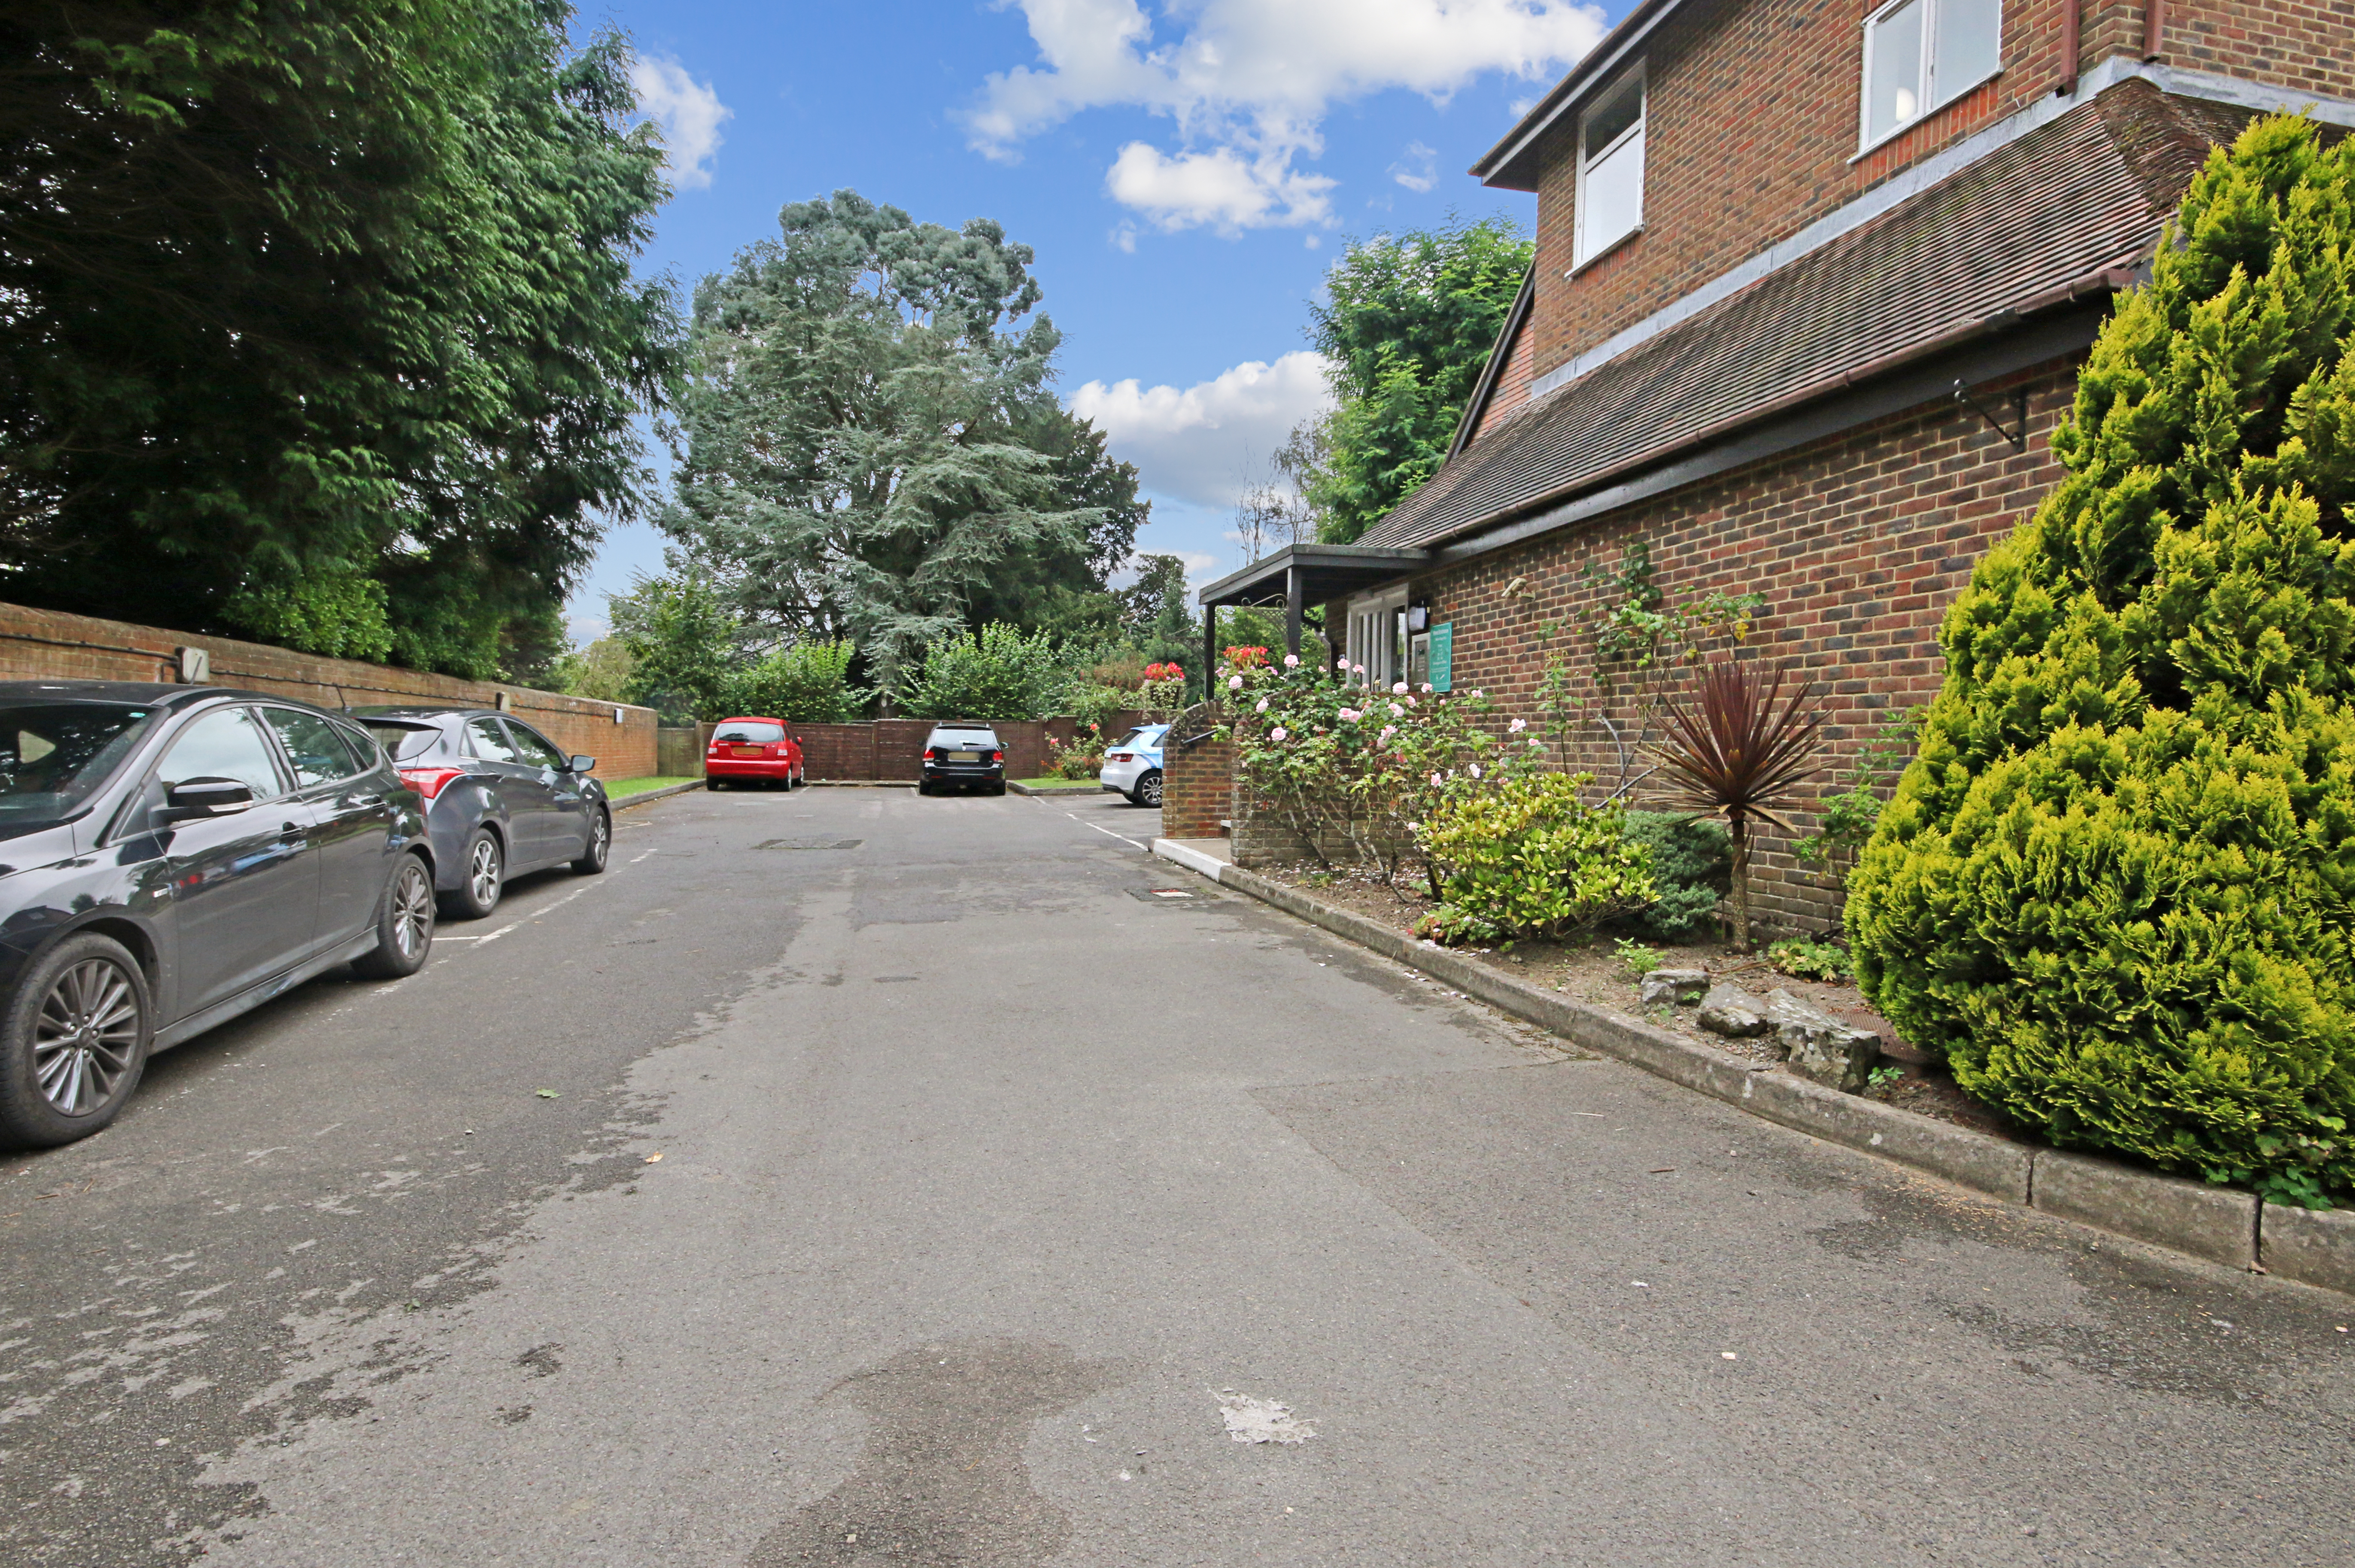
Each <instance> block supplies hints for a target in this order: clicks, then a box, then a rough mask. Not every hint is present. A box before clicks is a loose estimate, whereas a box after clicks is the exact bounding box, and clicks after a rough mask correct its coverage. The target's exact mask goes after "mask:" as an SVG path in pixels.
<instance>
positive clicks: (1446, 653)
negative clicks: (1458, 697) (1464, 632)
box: [1430, 621, 1455, 691]
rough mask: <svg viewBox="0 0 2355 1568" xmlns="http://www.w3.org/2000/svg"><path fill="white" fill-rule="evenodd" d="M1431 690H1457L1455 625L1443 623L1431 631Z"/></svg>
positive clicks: (1447, 622)
mask: <svg viewBox="0 0 2355 1568" xmlns="http://www.w3.org/2000/svg"><path fill="white" fill-rule="evenodd" d="M1430 680H1431V689H1432V690H1433V691H1453V690H1455V622H1453V621H1443V622H1441V623H1440V624H1438V625H1436V626H1433V628H1432V629H1431V676H1430Z"/></svg>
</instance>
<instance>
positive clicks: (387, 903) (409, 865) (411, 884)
mask: <svg viewBox="0 0 2355 1568" xmlns="http://www.w3.org/2000/svg"><path fill="white" fill-rule="evenodd" d="M432 950H433V878H432V876H431V875H430V874H429V873H428V872H427V871H426V869H425V862H424V861H422V860H421V859H418V858H417V857H416V856H414V855H403V856H402V857H401V858H400V867H399V869H396V870H395V871H394V872H393V873H392V880H391V882H390V883H389V885H388V886H387V887H386V888H385V890H384V901H383V903H381V904H380V905H378V908H377V916H376V946H375V947H374V948H373V949H371V950H370V951H368V953H366V954H363V955H361V956H360V957H358V958H357V959H355V960H353V962H352V967H353V968H354V969H355V970H357V971H358V972H359V973H360V974H362V975H365V976H368V978H369V979H371V980H398V979H400V978H402V977H403V976H409V975H414V974H416V973H417V972H418V971H419V970H420V969H422V968H424V967H425V960H426V957H427V955H429V954H431V953H432Z"/></svg>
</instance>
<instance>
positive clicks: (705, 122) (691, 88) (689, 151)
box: [630, 56, 736, 190]
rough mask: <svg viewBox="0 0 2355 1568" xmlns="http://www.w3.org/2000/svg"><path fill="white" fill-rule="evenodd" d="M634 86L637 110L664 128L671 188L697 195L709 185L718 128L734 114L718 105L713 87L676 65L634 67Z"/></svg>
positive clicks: (643, 61) (640, 62) (637, 63)
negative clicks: (690, 191)
mask: <svg viewBox="0 0 2355 1568" xmlns="http://www.w3.org/2000/svg"><path fill="white" fill-rule="evenodd" d="M630 86H631V88H632V90H633V91H635V92H636V93H637V95H638V107H639V108H640V109H641V110H643V111H644V112H645V113H646V114H647V115H648V116H649V117H651V118H652V119H653V120H654V121H655V123H656V124H658V125H660V126H661V127H662V140H663V150H664V154H665V156H664V160H663V161H664V164H665V165H666V167H667V168H668V169H669V171H670V179H671V184H672V185H673V186H674V187H677V189H680V190H695V189H698V188H701V187H706V186H709V184H710V183H711V166H710V165H711V160H712V158H713V157H714V156H715V155H717V154H718V153H719V127H720V125H721V123H724V122H726V121H729V120H733V119H734V118H735V117H736V112H735V111H734V110H732V109H730V108H729V107H728V106H727V105H726V104H724V103H722V102H720V101H719V93H718V92H717V91H713V89H712V87H711V84H710V83H709V82H704V83H700V84H698V82H697V81H696V80H695V79H694V78H693V77H691V76H689V75H687V68H686V67H685V66H683V65H681V64H679V63H678V62H677V60H666V59H647V58H645V56H640V57H639V58H638V59H634V60H632V61H631V62H630Z"/></svg>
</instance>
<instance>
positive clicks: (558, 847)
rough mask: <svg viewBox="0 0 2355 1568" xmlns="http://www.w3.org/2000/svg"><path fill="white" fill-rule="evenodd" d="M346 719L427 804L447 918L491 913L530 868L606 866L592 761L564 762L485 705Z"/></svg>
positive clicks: (602, 801)
mask: <svg viewBox="0 0 2355 1568" xmlns="http://www.w3.org/2000/svg"><path fill="white" fill-rule="evenodd" d="M352 717H353V718H355V719H357V720H359V721H360V722H361V723H363V724H365V725H367V726H368V730H369V731H370V733H372V734H374V735H375V736H376V738H377V739H378V741H381V742H383V745H384V749H385V750H386V751H387V752H390V753H391V754H392V760H393V765H394V766H396V767H398V768H399V769H400V776H401V777H402V778H403V779H405V780H406V781H408V784H409V787H410V788H411V789H413V790H415V791H416V792H417V793H418V795H420V796H421V798H422V799H423V800H424V802H425V820H426V823H427V825H428V827H429V830H430V831H431V833H432V841H433V861H434V864H435V866H436V867H437V868H439V869H438V873H437V875H436V876H435V878H434V882H433V887H434V891H436V892H437V893H439V894H440V895H441V898H442V906H443V907H444V908H445V909H447V910H448V911H449V912H450V913H452V914H453V915H464V916H467V917H469V918H472V919H477V920H478V919H480V918H481V917H483V916H484V915H486V914H488V913H490V912H491V911H493V910H494V909H496V908H497V907H498V902H499V895H500V894H501V893H502V892H504V891H506V884H507V879H508V878H510V877H519V876H521V875H523V874H524V873H525V872H527V871H536V870H538V869H541V868H543V867H547V866H564V865H569V866H570V867H571V868H572V869H574V870H576V871H580V872H583V873H585V874H588V875H592V876H593V875H594V874H596V873H597V872H599V871H602V870H603V869H605V857H606V855H607V853H608V852H609V851H611V850H612V848H613V806H612V805H611V803H609V802H608V801H607V800H606V798H605V786H604V785H603V784H599V783H598V782H597V781H596V780H595V779H593V778H591V777H590V776H589V770H590V769H591V768H593V767H595V766H596V765H597V759H596V758H594V757H568V756H566V755H565V754H564V753H563V752H560V751H559V750H557V748H556V745H555V743H554V742H553V741H549V738H548V737H547V736H545V735H543V734H541V733H540V732H539V731H537V730H535V729H533V728H532V727H531V726H530V725H528V724H527V723H525V722H524V721H523V720H520V719H517V718H516V717H515V716H514V715H513V714H511V713H498V712H495V711H493V710H491V709H486V708H355V709H352Z"/></svg>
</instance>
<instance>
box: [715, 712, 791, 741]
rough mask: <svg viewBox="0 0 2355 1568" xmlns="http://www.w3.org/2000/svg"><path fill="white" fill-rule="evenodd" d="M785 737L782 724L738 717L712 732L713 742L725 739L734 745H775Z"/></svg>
mask: <svg viewBox="0 0 2355 1568" xmlns="http://www.w3.org/2000/svg"><path fill="white" fill-rule="evenodd" d="M784 738H785V727H784V726H783V725H782V724H762V723H756V722H753V721H751V720H743V719H738V720H734V721H732V722H730V723H727V724H722V725H721V726H719V729H717V730H715V731H712V733H711V740H712V743H713V744H715V745H716V744H718V743H719V742H720V741H727V742H728V743H729V744H730V745H734V746H773V745H775V744H776V743H777V742H778V741H782V740H783V739H784Z"/></svg>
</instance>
